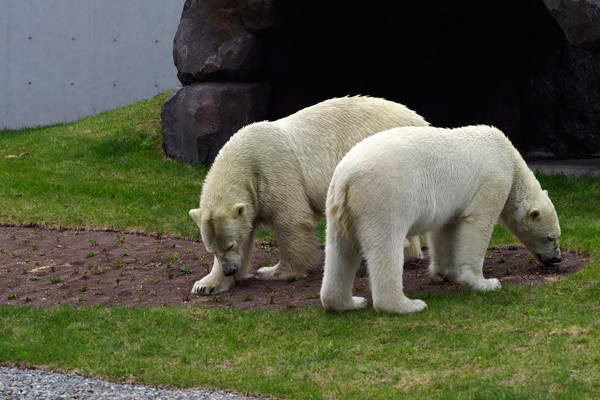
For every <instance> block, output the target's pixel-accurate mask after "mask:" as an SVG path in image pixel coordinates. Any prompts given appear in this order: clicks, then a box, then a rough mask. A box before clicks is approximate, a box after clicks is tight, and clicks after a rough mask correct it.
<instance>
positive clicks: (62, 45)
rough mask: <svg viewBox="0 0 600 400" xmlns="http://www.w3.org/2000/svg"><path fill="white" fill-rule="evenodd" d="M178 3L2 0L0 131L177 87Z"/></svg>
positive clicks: (177, 0)
mask: <svg viewBox="0 0 600 400" xmlns="http://www.w3.org/2000/svg"><path fill="white" fill-rule="evenodd" d="M183 3H184V0H0V130H2V129H17V128H22V127H30V126H41V125H50V124H56V123H62V122H68V121H73V120H76V119H79V118H82V117H85V116H87V115H91V114H94V113H97V112H101V111H105V110H109V109H113V108H116V107H121V106H124V105H127V104H131V103H133V102H135V101H137V100H141V99H144V98H149V97H152V96H154V95H155V94H157V93H159V92H161V91H164V90H167V89H170V88H172V87H174V86H176V85H177V84H178V81H177V70H176V68H175V66H174V64H173V53H172V49H173V38H174V36H175V32H176V30H177V26H178V24H179V19H180V16H181V11H182V9H183Z"/></svg>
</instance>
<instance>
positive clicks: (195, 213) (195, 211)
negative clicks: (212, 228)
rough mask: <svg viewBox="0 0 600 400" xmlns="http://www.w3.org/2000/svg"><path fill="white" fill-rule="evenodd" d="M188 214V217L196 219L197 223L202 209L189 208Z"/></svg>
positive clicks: (200, 217)
mask: <svg viewBox="0 0 600 400" xmlns="http://www.w3.org/2000/svg"><path fill="white" fill-rule="evenodd" d="M189 214H190V217H192V219H193V220H194V221H196V223H197V224H199V223H200V221H201V220H202V210H201V209H199V208H193V209H191V210H190V212H189Z"/></svg>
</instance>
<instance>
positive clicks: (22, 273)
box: [0, 226, 587, 309]
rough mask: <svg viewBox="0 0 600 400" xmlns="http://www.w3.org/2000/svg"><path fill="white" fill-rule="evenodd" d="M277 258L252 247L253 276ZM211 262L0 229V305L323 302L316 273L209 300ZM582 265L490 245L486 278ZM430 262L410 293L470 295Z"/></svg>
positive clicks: (413, 275)
mask: <svg viewBox="0 0 600 400" xmlns="http://www.w3.org/2000/svg"><path fill="white" fill-rule="evenodd" d="M425 255H426V256H427V251H426V249H425ZM278 260H279V250H278V249H277V246H276V245H275V244H274V243H257V244H256V246H255V252H254V261H253V265H252V270H253V271H256V270H257V269H258V268H260V267H261V266H268V265H275V264H276V263H277V262H278ZM212 262H213V257H212V255H211V254H210V253H208V252H207V251H206V249H205V248H204V246H203V244H202V243H201V242H196V241H191V240H184V239H172V238H164V239H161V238H156V237H152V236H147V235H142V234H129V233H120V232H110V231H83V230H63V231H59V230H52V229H44V228H35V227H11V226H1V227H0V305H6V304H8V303H11V304H31V305H35V306H48V305H60V304H71V305H95V304H102V305H106V306H114V305H127V306H142V307H150V306H162V305H170V306H184V305H190V304H202V305H203V306H204V307H233V308H239V309H252V308H269V309H282V308H296V307H303V306H308V305H318V304H320V302H319V290H320V288H321V277H322V272H321V271H320V270H318V269H314V270H311V271H309V273H308V277H307V278H306V279H300V280H297V281H292V282H284V281H260V280H257V279H254V278H251V279H248V280H247V281H246V282H244V283H238V284H237V285H236V286H235V287H234V288H232V289H231V290H230V291H228V292H224V293H220V294H215V295H210V296H200V295H196V294H190V289H191V288H192V286H193V284H194V282H195V281H197V280H199V279H201V278H202V277H203V276H204V275H206V274H207V273H208V271H209V269H210V268H211V266H212ZM586 263H587V260H586V259H585V258H584V257H583V255H581V254H580V253H579V252H577V251H575V250H567V251H565V252H563V261H562V263H560V264H557V265H556V266H552V267H546V266H543V265H542V264H540V263H539V262H538V261H537V260H535V259H533V258H532V257H531V256H530V255H529V252H528V251H527V250H526V249H525V248H523V247H520V246H509V247H491V248H489V249H488V252H487V255H486V259H485V263H484V275H485V276H486V278H490V277H496V278H498V279H500V281H501V282H502V284H503V285H507V284H508V285H528V286H537V285H540V284H543V283H546V282H553V281H556V280H558V279H560V278H561V277H563V276H564V275H567V274H572V273H574V272H577V271H579V270H581V269H582V268H584V267H585V265H586ZM428 264H429V260H428V258H427V257H426V258H425V259H424V260H421V261H419V262H416V263H407V264H406V265H405V266H404V290H405V293H406V294H407V295H409V296H418V295H420V294H422V293H434V292H454V291H460V290H467V289H465V288H463V287H461V286H460V285H457V284H453V283H448V282H443V281H442V280H441V279H437V278H436V279H432V278H430V277H429V275H428V272H427V265H428ZM321 267H322V263H321ZM354 290H355V293H356V294H357V295H360V296H363V297H367V298H369V299H370V298H371V293H370V289H369V281H368V277H367V274H366V269H365V268H361V269H360V270H359V273H358V274H357V277H356V280H355V284H354Z"/></svg>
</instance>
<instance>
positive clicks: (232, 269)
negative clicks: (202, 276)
mask: <svg viewBox="0 0 600 400" xmlns="http://www.w3.org/2000/svg"><path fill="white" fill-rule="evenodd" d="M240 267H241V263H231V264H225V263H223V275H225V276H231V275H233V274H235V273H236V272H238V270H239V269H240Z"/></svg>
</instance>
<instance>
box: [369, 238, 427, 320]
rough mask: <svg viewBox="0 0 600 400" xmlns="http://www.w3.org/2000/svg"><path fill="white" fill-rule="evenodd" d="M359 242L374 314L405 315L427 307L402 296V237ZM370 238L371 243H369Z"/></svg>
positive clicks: (423, 303)
mask: <svg viewBox="0 0 600 400" xmlns="http://www.w3.org/2000/svg"><path fill="white" fill-rule="evenodd" d="M365 239H366V240H361V244H362V248H363V252H364V254H365V258H366V260H367V270H368V271H369V280H370V282H371V292H372V294H373V308H374V309H375V311H378V312H389V313H399V314H406V313H412V312H416V311H421V310H423V309H424V308H425V307H427V304H425V302H423V301H421V300H411V299H409V298H408V297H406V296H405V295H404V290H403V288H402V272H403V267H404V248H403V246H401V244H402V243H404V239H405V236H404V235H402V236H401V237H395V238H394V237H392V238H389V237H388V238H377V236H374V237H369V236H366V237H365ZM373 239H374V240H373Z"/></svg>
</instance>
